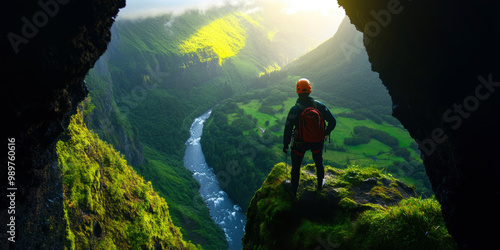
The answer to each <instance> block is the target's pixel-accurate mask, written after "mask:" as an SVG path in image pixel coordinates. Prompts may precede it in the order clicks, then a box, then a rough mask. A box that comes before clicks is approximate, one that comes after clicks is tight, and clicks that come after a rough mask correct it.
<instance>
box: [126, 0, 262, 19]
mask: <svg viewBox="0 0 500 250" xmlns="http://www.w3.org/2000/svg"><path fill="white" fill-rule="evenodd" d="M250 2H253V1H248V0H127V6H126V7H125V8H123V9H121V10H120V13H119V14H118V18H124V19H131V18H140V17H148V16H155V15H159V14H164V13H174V14H181V13H182V12H184V11H185V10H188V9H199V10H206V9H209V8H211V7H215V6H223V5H225V4H232V5H236V4H239V3H250Z"/></svg>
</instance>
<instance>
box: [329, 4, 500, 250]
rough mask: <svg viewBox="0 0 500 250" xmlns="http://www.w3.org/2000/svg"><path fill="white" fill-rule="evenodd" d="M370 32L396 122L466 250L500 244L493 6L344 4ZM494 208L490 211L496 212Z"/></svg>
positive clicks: (498, 71) (369, 46)
mask: <svg viewBox="0 0 500 250" xmlns="http://www.w3.org/2000/svg"><path fill="white" fill-rule="evenodd" d="M338 3H339V4H340V5H341V6H342V7H343V8H344V9H345V10H346V13H347V15H348V16H349V18H350V20H351V22H352V23H353V24H354V25H355V26H356V28H357V29H358V30H359V31H361V32H363V33H364V45H365V47H366V50H367V52H368V55H369V60H370V62H371V64H372V69H373V70H374V71H376V72H378V73H379V74H380V79H381V80H382V81H383V84H384V85H385V86H386V87H387V89H388V91H389V93H390V95H391V97H392V101H393V104H394V105H393V115H394V116H395V117H396V118H397V119H399V120H400V121H401V123H402V124H403V125H404V126H405V127H406V128H407V129H408V131H409V132H410V134H411V136H412V137H413V138H414V139H415V140H416V141H417V142H418V143H419V145H420V149H421V151H422V158H423V160H424V164H425V166H426V171H427V175H428V176H429V179H430V181H431V183H432V187H433V189H434V192H435V194H436V198H437V199H438V200H439V202H440V203H441V205H442V209H443V215H444V218H445V221H446V225H447V227H448V229H449V231H450V233H451V234H452V236H453V237H454V238H455V240H456V241H457V243H458V244H459V247H461V248H473V249H479V248H480V246H490V245H495V244H496V237H497V235H498V232H499V231H498V228H497V227H496V226H493V225H497V224H498V223H500V214H498V213H496V212H493V211H491V210H490V209H488V208H487V207H486V206H485V205H486V204H495V203H497V202H498V201H500V191H499V190H500V189H499V188H498V184H497V183H498V179H499V178H500V168H499V167H498V166H499V164H498V162H499V159H498V156H497V154H498V149H499V147H498V146H496V145H497V144H498V142H499V141H500V129H499V127H500V117H499V116H498V115H497V112H498V108H499V107H500V93H498V92H499V91H497V90H499V89H500V60H499V59H498V58H500V49H499V47H498V41H499V40H500V39H499V38H500V30H499V29H498V25H499V24H500V23H499V22H498V17H497V14H496V11H497V10H498V7H499V3H498V2H495V1H474V2H470V1H447V0H441V1H430V0H429V1H428V0H418V1H415V0H413V1H412V0H407V1H406V0H405V1H399V0H375V1H374V0H370V1H368V0H338ZM489 211H491V212H489Z"/></svg>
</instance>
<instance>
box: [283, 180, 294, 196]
mask: <svg viewBox="0 0 500 250" xmlns="http://www.w3.org/2000/svg"><path fill="white" fill-rule="evenodd" d="M283 187H284V188H285V191H286V192H287V193H289V194H290V196H292V198H295V197H296V196H297V190H295V191H294V190H293V188H292V183H291V182H290V181H289V180H286V181H285V182H283Z"/></svg>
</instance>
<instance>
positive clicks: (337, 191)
mask: <svg viewBox="0 0 500 250" xmlns="http://www.w3.org/2000/svg"><path fill="white" fill-rule="evenodd" d="M290 171H291V167H290V166H289V165H285V164H284V163H279V164H277V165H275V167H274V168H273V169H272V171H271V173H270V174H269V175H268V176H267V178H266V180H265V181H264V183H263V184H262V187H261V188H260V189H259V190H258V191H257V192H256V193H255V196H254V197H253V198H252V201H251V203H250V206H249V207H248V210H247V224H246V226H245V236H244V237H243V249H455V248H456V245H455V242H454V241H453V238H452V237H451V236H450V235H449V234H448V233H447V231H446V228H444V221H443V219H442V216H441V210H440V209H439V204H438V203H437V202H436V201H434V200H431V199H428V200H421V199H418V198H414V196H415V195H416V194H415V190H414V188H412V187H409V186H408V185H406V184H404V183H403V182H401V181H399V180H397V179H395V178H393V177H392V176H390V175H385V174H382V173H381V172H380V171H379V170H378V169H376V168H370V167H356V166H350V167H348V168H347V169H336V168H332V167H330V166H326V167H325V182H324V186H323V189H322V190H321V191H317V189H316V183H317V181H316V176H315V174H314V171H315V167H314V165H307V166H305V167H303V168H302V170H301V173H300V184H299V189H298V192H297V196H296V197H293V196H292V195H291V186H290V183H289V181H287V179H289V176H290Z"/></svg>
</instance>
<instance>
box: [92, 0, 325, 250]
mask: <svg viewBox="0 0 500 250" xmlns="http://www.w3.org/2000/svg"><path fill="white" fill-rule="evenodd" d="M279 8H280V6H274V3H273V4H271V3H265V4H264V3H256V5H252V6H246V7H242V6H234V5H227V6H224V7H218V8H213V9H209V10H205V11H203V12H202V11H198V10H191V11H186V12H185V13H183V14H182V15H173V14H165V15H162V16H156V17H149V18H143V19H133V20H118V21H117V22H116V23H115V24H114V26H113V28H112V41H111V43H110V44H109V46H108V50H107V52H106V53H105V54H104V55H103V56H102V57H101V59H100V60H99V61H98V62H97V63H96V66H95V67H94V69H93V70H91V71H90V72H89V75H88V76H87V78H86V83H87V86H88V88H89V91H90V99H91V102H90V104H88V106H87V111H86V112H85V116H84V120H85V122H86V123H87V124H88V126H89V128H91V129H92V130H93V131H95V132H96V133H97V134H99V136H100V137H101V138H103V140H105V141H107V142H109V143H111V144H112V145H113V146H114V147H116V148H117V149H118V150H119V151H120V152H121V153H123V154H124V156H125V158H126V159H127V160H128V161H129V162H130V163H131V165H132V166H133V167H134V169H136V171H137V172H138V173H139V174H140V175H142V176H143V177H144V179H145V180H147V181H151V183H152V184H153V186H154V187H155V190H156V191H157V192H158V193H159V194H160V196H161V197H163V198H164V199H165V200H166V201H167V202H168V204H169V208H170V213H171V216H172V220H173V222H174V224H175V225H178V226H180V227H181V230H182V233H183V235H184V236H185V237H186V238H187V239H189V240H192V241H194V242H196V243H200V244H201V245H202V246H203V247H204V248H209V249H210V248H213V249H220V248H224V246H225V244H226V243H225V240H224V239H223V237H224V235H223V232H222V231H221V230H220V228H219V227H218V226H217V225H216V224H215V223H214V222H213V220H212V219H211V218H210V216H209V213H208V209H207V208H206V207H205V206H203V200H202V198H201V196H200V195H199V193H198V188H199V186H198V184H197V183H196V181H195V180H194V179H193V178H192V173H191V172H189V171H188V170H187V169H185V168H184V166H183V163H182V157H183V154H184V142H185V141H186V139H187V138H188V137H189V126H190V124H191V122H192V120H193V119H194V118H195V117H196V116H197V115H200V114H202V113H203V112H204V111H206V110H208V109H209V108H211V107H213V106H215V105H216V104H217V103H219V102H220V101H222V100H224V99H227V98H229V97H231V96H233V95H235V94H238V93H244V92H246V91H248V90H249V89H253V88H255V87H256V86H257V85H256V83H255V79H257V77H258V76H259V75H264V74H266V73H269V72H272V71H273V70H277V69H280V68H282V67H284V66H285V65H286V64H288V63H289V62H291V61H293V60H294V59H295V58H297V57H299V56H301V55H303V54H304V53H306V52H307V51H309V50H310V49H312V48H314V47H315V46H316V45H318V44H320V43H321V42H322V41H323V40H324V39H326V38H327V37H328V36H325V34H326V33H325V32H326V31H328V30H331V29H332V28H331V25H330V23H329V22H328V21H327V20H325V18H326V17H323V16H322V15H315V14H314V13H311V15H310V17H309V18H308V20H307V21H304V19H303V18H301V16H300V14H295V15H289V14H286V13H283V12H281V11H279ZM318 21H319V22H318ZM314 22H317V23H324V24H325V25H323V26H316V29H314V30H311V29H310V28H309V27H310V25H311V23H314ZM297 34H301V35H300V36H297ZM331 35H332V34H330V36H331ZM172 190H176V192H172ZM200 204H201V205H200Z"/></svg>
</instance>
